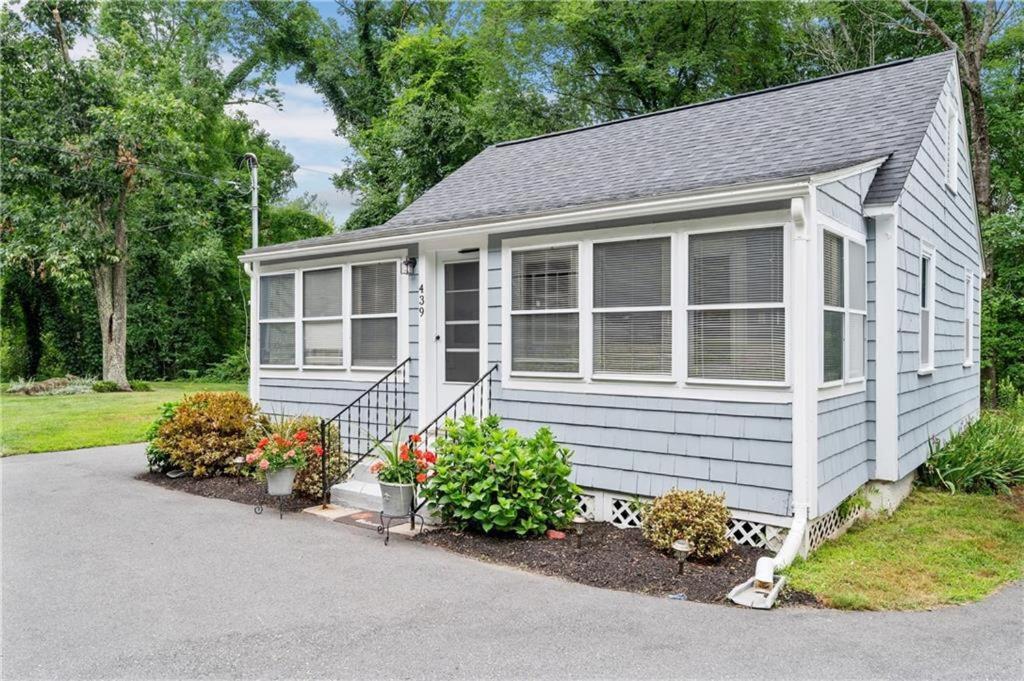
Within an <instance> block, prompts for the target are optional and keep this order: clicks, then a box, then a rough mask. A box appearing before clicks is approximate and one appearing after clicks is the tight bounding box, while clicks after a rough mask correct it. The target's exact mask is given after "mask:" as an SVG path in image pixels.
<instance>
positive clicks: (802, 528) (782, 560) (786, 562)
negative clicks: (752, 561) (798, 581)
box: [729, 507, 808, 610]
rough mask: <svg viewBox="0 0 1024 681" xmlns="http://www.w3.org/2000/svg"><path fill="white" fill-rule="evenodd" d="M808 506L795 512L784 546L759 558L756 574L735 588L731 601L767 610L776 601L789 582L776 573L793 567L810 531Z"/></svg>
mask: <svg viewBox="0 0 1024 681" xmlns="http://www.w3.org/2000/svg"><path fill="white" fill-rule="evenodd" d="M807 515H808V509H807V507H800V508H798V509H797V511H796V513H795V514H794V515H793V524H792V525H791V526H790V528H789V532H788V533H787V534H786V539H785V541H783V542H782V547H781V548H780V549H779V551H778V553H776V554H775V556H773V557H771V558H769V557H768V556H765V557H764V558H760V559H758V561H757V565H756V567H755V568H754V576H753V577H751V578H750V579H748V580H747V581H745V582H743V583H742V584H738V585H736V586H735V587H733V589H732V591H730V592H729V600H731V601H732V602H733V603H736V604H737V605H745V606H747V607H748V608H758V609H761V610H767V609H769V608H771V607H772V606H773V605H774V604H775V599H776V598H778V595H779V592H780V591H781V590H782V587H783V585H784V584H785V583H786V578H785V577H779V578H776V572H778V571H779V570H784V569H786V568H787V567H789V566H790V565H791V564H792V562H793V560H794V559H796V556H797V554H798V553H799V552H800V547H801V546H803V543H804V536H805V535H806V534H807Z"/></svg>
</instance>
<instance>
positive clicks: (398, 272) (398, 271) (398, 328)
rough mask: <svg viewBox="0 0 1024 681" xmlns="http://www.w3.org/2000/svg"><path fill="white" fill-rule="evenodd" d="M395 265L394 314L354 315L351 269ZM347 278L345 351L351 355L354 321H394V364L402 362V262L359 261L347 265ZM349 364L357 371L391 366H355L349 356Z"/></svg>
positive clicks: (384, 369)
mask: <svg viewBox="0 0 1024 681" xmlns="http://www.w3.org/2000/svg"><path fill="white" fill-rule="evenodd" d="M391 262H393V263H394V264H395V277H396V281H395V311H394V312H377V313H374V314H355V313H354V312H352V310H353V309H354V306H353V305H352V296H353V295H355V290H354V289H353V288H352V268H354V267H359V266H360V265H379V264H381V263H391ZM345 269H346V270H348V278H347V279H346V281H345V284H347V285H348V295H346V296H345V298H346V299H347V300H348V310H349V315H348V320H347V321H348V333H347V334H346V339H347V341H346V345H347V350H348V351H349V352H350V353H351V351H352V328H353V327H354V326H355V324H353V322H354V321H356V320H359V319H394V320H395V364H398V362H400V361H401V360H402V342H401V341H402V319H401V316H400V314H399V313H400V311H401V310H402V307H403V305H402V262H401V261H400V260H395V259H392V258H384V259H378V260H360V261H358V262H352V263H349V265H348V267H346V268H345ZM349 357H350V359H349V362H350V364H351V366H352V368H353V369H355V370H357V371H390V370H391V369H392V368H393V366H390V367H379V366H367V365H359V364H355V357H352V356H351V355H349Z"/></svg>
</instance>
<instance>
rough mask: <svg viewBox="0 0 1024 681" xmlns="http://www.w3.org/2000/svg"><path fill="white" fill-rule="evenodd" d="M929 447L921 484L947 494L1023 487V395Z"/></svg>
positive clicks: (985, 413) (1008, 489) (1007, 491)
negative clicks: (943, 443) (937, 488)
mask: <svg viewBox="0 0 1024 681" xmlns="http://www.w3.org/2000/svg"><path fill="white" fill-rule="evenodd" d="M1004 399H1005V400H1006V401H1007V402H1008V404H1006V405H1005V407H1004V408H1001V409H991V410H988V411H985V412H983V413H982V415H981V416H980V417H979V418H978V420H977V421H975V422H974V423H972V424H971V425H969V426H967V428H965V429H964V430H963V431H961V432H960V433H957V434H956V435H954V436H953V437H951V438H950V439H949V442H947V443H946V444H945V445H942V446H936V447H933V448H932V451H931V452H930V454H929V456H928V460H927V461H926V462H925V464H924V466H923V468H922V469H921V473H922V475H921V477H922V480H923V482H925V483H926V484H929V485H932V486H934V487H940V488H943V489H948V490H949V491H950V492H1002V493H1009V492H1010V490H1011V488H1013V487H1014V486H1019V485H1024V396H1021V395H1017V396H1016V398H1015V399H1013V401H1012V402H1010V398H1009V397H1005V398H1004Z"/></svg>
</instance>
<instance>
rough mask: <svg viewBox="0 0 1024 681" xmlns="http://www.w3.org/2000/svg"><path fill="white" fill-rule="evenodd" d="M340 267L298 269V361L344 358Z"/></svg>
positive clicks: (309, 362)
mask: <svg viewBox="0 0 1024 681" xmlns="http://www.w3.org/2000/svg"><path fill="white" fill-rule="evenodd" d="M343 274H344V271H343V270H342V268H340V267H334V268H331V269H322V270H320V269H318V270H306V271H305V272H303V273H302V358H303V359H302V363H303V364H305V365H307V366H341V365H342V364H343V360H344V320H343V318H342V314H343V311H342V302H343V298H342V286H343V277H342V275H343Z"/></svg>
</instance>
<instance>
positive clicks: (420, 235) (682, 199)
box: [238, 178, 809, 263]
mask: <svg viewBox="0 0 1024 681" xmlns="http://www.w3.org/2000/svg"><path fill="white" fill-rule="evenodd" d="M808 186H809V178H804V179H797V180H792V181H787V182H783V183H775V184H762V185H750V186H744V187H736V188H731V189H726V190H719V191H714V192H704V193H695V194H687V195H683V196H676V197H671V198H663V199H652V200H648V201H634V202H631V203H625V204H616V205H611V206H600V207H595V208H586V209H582V210H571V211H559V212H554V213H544V214H539V215H532V216H529V217H522V218H512V219H507V220H497V221H484V222H474V223H470V224H465V225H459V226H453V227H451V228H448V229H439V230H435V231H429V228H428V229H427V231H422V232H414V233H406V234H399V235H381V236H379V237H376V238H370V239H364V240H360V241H352V242H349V243H340V244H314V245H309V246H298V247H296V248H291V249H286V250H281V251H272V252H269V253H249V254H243V255H241V256H239V258H238V259H239V260H240V261H241V262H243V263H244V262H253V261H259V262H269V261H273V260H285V259H289V258H295V257H308V256H311V255H318V254H335V253H342V252H345V251H349V250H362V249H367V248H386V247H389V246H396V245H402V244H408V243H409V242H410V241H415V242H428V241H432V240H435V239H450V238H452V237H455V236H463V235H474V234H499V233H502V232H513V231H519V230H527V229H542V228H545V227H561V226H572V225H579V224H587V223H592V222H596V221H601V220H615V219H622V218H626V219H632V218H644V217H651V216H656V215H662V214H665V213H674V212H680V211H689V210H702V209H705V208H718V207H724V206H734V205H735V206H739V205H743V204H749V203H761V202H765V201H773V200H774V201H777V200H785V199H789V198H791V197H793V196H797V195H800V196H803V195H806V193H807V192H808Z"/></svg>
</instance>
